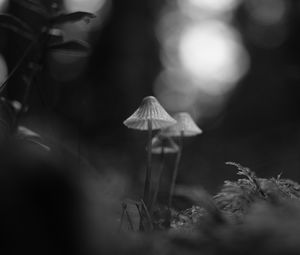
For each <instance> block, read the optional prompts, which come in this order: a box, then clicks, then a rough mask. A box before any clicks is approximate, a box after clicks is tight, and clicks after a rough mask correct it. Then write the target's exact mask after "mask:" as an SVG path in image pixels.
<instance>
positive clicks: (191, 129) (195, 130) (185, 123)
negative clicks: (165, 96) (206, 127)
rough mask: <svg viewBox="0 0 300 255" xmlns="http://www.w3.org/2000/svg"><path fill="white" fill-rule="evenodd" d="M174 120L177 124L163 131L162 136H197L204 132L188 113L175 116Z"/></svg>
mask: <svg viewBox="0 0 300 255" xmlns="http://www.w3.org/2000/svg"><path fill="white" fill-rule="evenodd" d="M174 119H175V120H176V121H177V123H176V124H175V125H173V126H170V127H167V128H166V129H164V130H162V132H161V135H163V136H167V137H169V136H181V132H182V131H183V136H195V135H199V134H201V133H202V130H201V129H200V128H199V127H198V126H197V124H196V123H195V122H194V120H193V119H192V117H191V115H190V114H189V113H187V112H179V113H176V114H175V115H174Z"/></svg>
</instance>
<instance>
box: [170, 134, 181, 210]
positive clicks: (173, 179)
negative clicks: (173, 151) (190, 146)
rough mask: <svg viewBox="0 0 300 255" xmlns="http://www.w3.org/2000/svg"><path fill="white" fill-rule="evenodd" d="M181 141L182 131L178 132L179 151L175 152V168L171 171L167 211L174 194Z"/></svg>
mask: <svg viewBox="0 0 300 255" xmlns="http://www.w3.org/2000/svg"><path fill="white" fill-rule="evenodd" d="M182 140H183V131H181V132H180V136H179V150H178V152H177V157H176V161H175V167H174V171H173V175H172V181H171V188H170V193H169V201H168V206H169V209H170V208H171V206H172V197H173V194H174V189H175V183H176V178H177V174H178V168H179V163H180V159H181V155H182Z"/></svg>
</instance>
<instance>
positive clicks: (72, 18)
mask: <svg viewBox="0 0 300 255" xmlns="http://www.w3.org/2000/svg"><path fill="white" fill-rule="evenodd" d="M95 17H96V15H94V14H92V13H90V12H72V13H64V14H60V15H58V16H56V17H54V18H53V19H52V23H53V24H62V23H66V22H77V21H80V20H84V21H85V22H86V23H89V22H90V19H93V18H95Z"/></svg>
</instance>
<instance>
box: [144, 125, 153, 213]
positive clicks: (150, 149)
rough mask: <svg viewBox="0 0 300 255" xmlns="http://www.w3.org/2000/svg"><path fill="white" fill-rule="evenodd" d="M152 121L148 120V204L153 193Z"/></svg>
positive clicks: (145, 199) (147, 204) (145, 193)
mask: <svg viewBox="0 0 300 255" xmlns="http://www.w3.org/2000/svg"><path fill="white" fill-rule="evenodd" d="M151 139H152V122H151V120H148V146H147V169H146V179H145V186H144V198H143V200H144V201H145V204H146V206H148V207H149V205H150V193H151V160H152V141H151Z"/></svg>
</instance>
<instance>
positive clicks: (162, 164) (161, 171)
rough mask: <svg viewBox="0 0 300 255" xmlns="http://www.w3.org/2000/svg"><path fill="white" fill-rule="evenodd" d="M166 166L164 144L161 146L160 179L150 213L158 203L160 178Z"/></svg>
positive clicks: (159, 178)
mask: <svg viewBox="0 0 300 255" xmlns="http://www.w3.org/2000/svg"><path fill="white" fill-rule="evenodd" d="M164 168H165V148H164V146H162V147H161V154H160V167H159V173H158V179H157V184H156V187H155V190H154V195H153V200H152V204H151V208H150V213H152V212H153V209H154V206H155V204H156V200H157V195H158V192H159V187H160V180H161V176H162V173H163V171H164Z"/></svg>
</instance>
